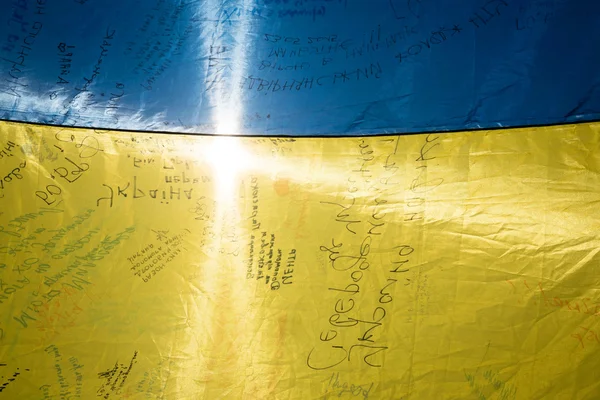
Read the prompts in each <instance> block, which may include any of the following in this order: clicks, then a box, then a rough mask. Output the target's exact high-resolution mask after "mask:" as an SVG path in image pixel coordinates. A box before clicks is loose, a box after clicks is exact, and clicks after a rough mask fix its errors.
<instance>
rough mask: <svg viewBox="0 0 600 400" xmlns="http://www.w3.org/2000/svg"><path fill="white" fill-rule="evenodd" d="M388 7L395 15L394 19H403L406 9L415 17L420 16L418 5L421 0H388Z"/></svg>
mask: <svg viewBox="0 0 600 400" xmlns="http://www.w3.org/2000/svg"><path fill="white" fill-rule="evenodd" d="M389 1H390V7H391V8H392V11H393V12H394V15H395V16H396V19H405V18H406V15H407V11H408V12H409V13H411V14H412V15H414V16H415V17H417V18H420V17H421V15H420V14H419V5H420V4H421V1H423V0H389Z"/></svg>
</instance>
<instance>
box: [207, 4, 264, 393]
mask: <svg viewBox="0 0 600 400" xmlns="http://www.w3.org/2000/svg"><path fill="white" fill-rule="evenodd" d="M201 4H202V3H201ZM203 7H206V8H207V9H208V10H211V11H210V13H211V14H212V13H215V14H216V15H217V16H218V17H217V18H216V20H217V21H216V25H215V27H214V30H213V31H212V35H211V36H209V37H207V41H206V42H204V48H203V49H201V51H202V53H203V54H207V55H208V57H207V62H206V64H205V68H206V70H205V71H206V72H207V75H211V74H213V73H215V71H210V70H209V69H210V68H215V63H214V62H213V60H211V59H210V58H211V57H215V56H216V57H218V61H217V63H218V67H217V68H218V70H219V72H218V74H219V78H218V84H217V85H216V87H213V88H211V89H210V90H209V91H208V100H209V104H210V105H211V106H212V107H214V108H213V110H215V112H214V114H213V121H214V123H215V125H216V127H217V128H216V133H217V134H218V135H222V136H217V137H214V138H211V139H209V145H208V146H206V147H205V148H204V149H200V151H199V154H197V155H198V156H199V157H201V160H202V161H203V162H205V163H206V164H207V165H208V166H209V167H210V169H211V170H212V182H213V195H214V200H215V204H216V206H215V210H214V227H213V231H214V232H216V233H217V234H216V236H215V237H214V240H213V243H212V245H208V246H207V247H212V248H213V249H218V250H217V251H216V253H215V252H213V253H210V252H206V251H204V249H203V250H202V252H203V253H205V254H206V257H203V259H204V260H205V261H203V264H201V265H200V266H199V268H200V269H201V274H200V276H202V282H201V285H202V286H203V287H204V288H205V289H206V290H205V294H206V295H207V296H208V297H209V301H208V302H205V304H208V305H209V307H208V310H206V312H205V313H203V314H204V315H203V318H207V320H204V321H198V322H199V323H198V325H197V326H198V327H199V329H200V330H201V331H202V332H196V334H197V335H201V336H204V337H205V338H206V340H201V342H200V346H201V347H200V349H198V350H199V354H200V355H201V357H202V358H203V359H204V360H205V362H204V363H203V364H204V366H203V371H202V377H200V381H201V382H202V385H201V389H200V390H201V392H203V393H202V395H203V396H202V398H222V396H223V395H224V393H229V395H230V396H228V397H231V398H241V397H242V393H243V391H244V382H242V381H240V380H239V379H238V378H237V377H239V376H240V375H241V374H242V373H243V372H244V371H245V370H246V368H247V367H248V366H249V365H251V359H252V354H251V351H252V350H253V349H252V348H251V346H250V343H251V340H250V339H249V338H250V337H251V333H250V332H248V331H249V330H250V331H251V330H253V324H252V321H253V318H252V315H248V310H249V309H250V307H249V303H250V299H251V294H252V293H251V291H250V290H251V286H250V285H249V283H251V282H248V281H246V279H245V272H244V271H245V268H244V262H243V259H244V254H245V245H246V243H247V241H248V238H247V234H246V229H245V227H244V226H240V221H243V220H244V218H243V215H242V213H243V212H244V210H243V206H241V205H240V204H239V197H240V196H239V195H240V193H238V190H239V188H240V182H241V180H243V179H244V177H245V176H248V170H249V169H251V168H252V167H253V164H254V163H253V162H252V159H251V157H250V155H249V154H248V152H247V151H245V150H244V148H243V141H242V140H241V139H239V138H236V137H231V136H228V135H235V134H238V133H239V132H240V121H241V117H242V114H243V111H244V110H243V99H242V96H241V91H240V85H239V82H240V81H241V80H242V77H243V76H244V74H245V72H246V65H247V63H248V61H247V59H246V53H247V52H248V46H247V41H248V38H249V37H251V36H250V35H251V34H250V32H251V30H252V27H251V22H252V20H251V19H250V17H248V15H247V13H245V12H244V11H245V10H247V9H249V8H251V7H252V1H250V0H241V1H222V0H209V1H208V4H204V6H203ZM235 10H241V11H242V12H241V13H240V14H238V13H237V12H235ZM201 12H202V11H201ZM238 15H239V16H238ZM214 49H218V50H217V53H216V54H215V52H214ZM202 142H203V143H204V141H202ZM231 231H233V232H235V236H236V237H237V242H236V243H232V239H231V235H230V234H229V233H230V232H231ZM223 232H228V233H227V234H223ZM234 247H235V248H237V249H238V252H237V255H234V254H233V252H230V251H228V249H233V248H234ZM223 249H225V251H222V250H223ZM248 333H250V335H248Z"/></svg>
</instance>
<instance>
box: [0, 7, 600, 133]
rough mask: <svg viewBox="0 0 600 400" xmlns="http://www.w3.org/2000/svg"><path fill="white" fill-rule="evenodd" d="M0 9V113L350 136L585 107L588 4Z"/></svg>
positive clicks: (599, 40) (562, 113)
mask: <svg viewBox="0 0 600 400" xmlns="http://www.w3.org/2000/svg"><path fill="white" fill-rule="evenodd" d="M0 4H1V9H2V10H3V11H2V19H1V22H0V58H1V60H0V118H3V119H10V120H21V121H30V122H40V123H52V124H59V125H75V126H94V127H104V128H122V129H135V130H159V131H174V132H176V131H179V132H201V133H220V134H238V133H241V134H248V135H255V134H261V135H262V134H268V135H277V134H283V135H328V134H332V135H339V134H348V135H365V134H378V133H392V132H420V131H434V130H435V131H443V130H460V129H473V128H488V127H508V126H517V125H538V124H556V123H562V122H575V121H585V120H593V119H598V118H599V116H600V85H599V84H600V68H599V67H598V66H599V65H600V51H598V49H600V24H599V23H598V20H599V19H600V2H592V1H568V0H554V1H549V0H545V1H543V0H521V1H511V0H489V1H488V0H461V1H457V0H369V1H366V0H246V1H218V0H214V1H198V0H196V1H194V0H186V1H175V0H137V1H136V0H127V1H123V0H119V1H117V0H103V1H99V0H61V1H58V0H2V1H1V2H0Z"/></svg>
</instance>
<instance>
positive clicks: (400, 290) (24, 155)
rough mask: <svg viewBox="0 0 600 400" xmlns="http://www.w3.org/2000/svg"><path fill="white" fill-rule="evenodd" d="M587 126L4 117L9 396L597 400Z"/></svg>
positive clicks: (598, 129)
mask: <svg viewBox="0 0 600 400" xmlns="http://www.w3.org/2000/svg"><path fill="white" fill-rule="evenodd" d="M599 174H600V124H581V125H567V126H559V127H545V128H535V129H514V130H495V131H480V132H459V133H448V134H431V135H414V136H387V137H373V138H344V139H339V138H336V139H320V138H307V139H295V140H294V139H268V138H231V137H229V138H226V137H218V138H214V137H197V136H196V137H194V136H179V135H164V134H148V133H123V132H110V131H98V130H85V129H67V128H56V127H40V126H34V125H26V124H17V123H1V124H0V178H1V189H0V277H1V280H0V284H1V286H0V364H2V365H1V366H0V376H1V377H2V378H0V380H1V382H0V390H1V392H0V398H7V399H62V398H65V399H93V398H96V397H100V398H104V399H210V400H213V399H333V398H345V399H367V398H368V399H435V400H439V399H506V400H509V399H598V398H600V380H599V379H598V370H599V368H600V357H598V354H599V350H600V324H599V323H598V321H599V318H600V307H599V305H600V294H599V290H598V288H599V287H600V265H599V260H600V256H599V254H598V253H599V251H600V250H599V249H600V240H599V228H600V208H599V205H600V175H599Z"/></svg>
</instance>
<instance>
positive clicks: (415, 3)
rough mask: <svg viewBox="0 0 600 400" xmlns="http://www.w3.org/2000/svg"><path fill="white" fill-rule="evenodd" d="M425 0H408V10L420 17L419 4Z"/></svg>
mask: <svg viewBox="0 0 600 400" xmlns="http://www.w3.org/2000/svg"><path fill="white" fill-rule="evenodd" d="M421 1H423V0H408V11H410V12H411V14H412V15H414V16H415V17H417V18H420V17H421V16H420V14H419V13H418V10H419V4H421Z"/></svg>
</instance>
